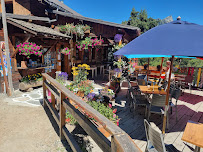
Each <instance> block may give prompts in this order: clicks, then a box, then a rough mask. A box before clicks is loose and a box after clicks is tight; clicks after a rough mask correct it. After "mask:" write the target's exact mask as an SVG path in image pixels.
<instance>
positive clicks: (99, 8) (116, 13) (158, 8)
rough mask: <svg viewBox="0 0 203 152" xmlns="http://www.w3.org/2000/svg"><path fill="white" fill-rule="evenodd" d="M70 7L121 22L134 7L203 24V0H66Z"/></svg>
mask: <svg viewBox="0 0 203 152" xmlns="http://www.w3.org/2000/svg"><path fill="white" fill-rule="evenodd" d="M64 3H65V4H66V5H68V6H69V7H70V8H72V9H73V10H75V11H76V12H78V13H80V14H81V15H83V16H85V17H90V18H95V19H102V20H105V21H110V22H115V23H121V22H122V21H124V20H127V19H128V18H129V17H130V12H131V10H132V8H133V7H135V9H136V10H139V11H140V10H141V9H146V10H147V12H148V16H149V17H152V18H155V19H157V18H160V19H163V18H165V17H167V16H169V15H172V17H173V19H176V18H177V17H178V16H181V18H182V19H181V20H186V21H188V22H193V23H196V24H201V25H203V0H64Z"/></svg>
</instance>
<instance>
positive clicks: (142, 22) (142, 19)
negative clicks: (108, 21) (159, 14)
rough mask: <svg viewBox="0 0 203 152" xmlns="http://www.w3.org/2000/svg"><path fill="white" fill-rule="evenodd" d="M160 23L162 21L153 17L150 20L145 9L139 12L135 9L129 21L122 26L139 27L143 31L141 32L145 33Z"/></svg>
mask: <svg viewBox="0 0 203 152" xmlns="http://www.w3.org/2000/svg"><path fill="white" fill-rule="evenodd" d="M159 21H160V20H157V19H153V18H151V17H150V18H148V14H147V11H146V10H145V9H144V10H141V11H140V12H139V11H136V10H135V8H133V9H132V11H131V13H130V18H129V20H127V21H123V22H122V24H126V25H131V26H136V27H139V28H140V29H141V32H142V33H144V32H146V31H147V30H149V29H151V28H153V27H155V26H157V25H158V23H159Z"/></svg>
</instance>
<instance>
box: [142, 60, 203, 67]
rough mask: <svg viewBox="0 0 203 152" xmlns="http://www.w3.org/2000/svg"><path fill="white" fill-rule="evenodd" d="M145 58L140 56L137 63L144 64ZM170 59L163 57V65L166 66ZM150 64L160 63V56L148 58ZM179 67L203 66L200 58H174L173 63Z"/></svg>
mask: <svg viewBox="0 0 203 152" xmlns="http://www.w3.org/2000/svg"><path fill="white" fill-rule="evenodd" d="M147 60H148V59H147V58H140V59H138V64H139V65H142V66H143V65H144V64H146V63H147V62H148V61H147ZM167 60H170V58H164V62H163V66H166V61H167ZM149 63H150V64H149V65H150V66H157V65H161V58H150V62H149ZM179 64H180V67H203V60H200V59H189V58H182V59H180V58H175V59H174V62H173V65H174V66H175V65H179Z"/></svg>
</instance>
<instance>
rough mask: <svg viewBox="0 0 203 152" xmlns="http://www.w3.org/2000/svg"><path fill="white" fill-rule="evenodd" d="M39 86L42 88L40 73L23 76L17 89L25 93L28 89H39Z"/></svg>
mask: <svg viewBox="0 0 203 152" xmlns="http://www.w3.org/2000/svg"><path fill="white" fill-rule="evenodd" d="M39 86H42V74H41V73H37V74H31V75H27V76H24V77H23V78H22V79H21V80H20V84H19V89H20V90H23V91H25V90H28V89H30V88H33V87H39Z"/></svg>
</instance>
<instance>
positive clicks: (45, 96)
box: [42, 77, 47, 107]
mask: <svg viewBox="0 0 203 152" xmlns="http://www.w3.org/2000/svg"><path fill="white" fill-rule="evenodd" d="M45 80H46V79H45V77H43V84H42V85H43V106H44V107H46V106H47V105H46V101H45V98H47V93H46V91H47V88H46V86H45Z"/></svg>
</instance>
